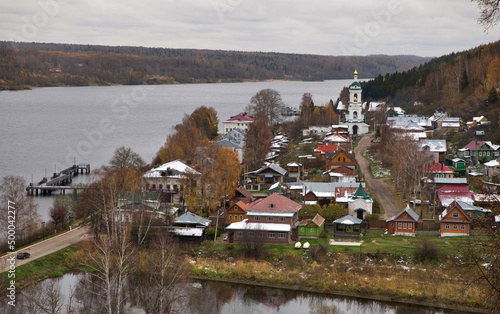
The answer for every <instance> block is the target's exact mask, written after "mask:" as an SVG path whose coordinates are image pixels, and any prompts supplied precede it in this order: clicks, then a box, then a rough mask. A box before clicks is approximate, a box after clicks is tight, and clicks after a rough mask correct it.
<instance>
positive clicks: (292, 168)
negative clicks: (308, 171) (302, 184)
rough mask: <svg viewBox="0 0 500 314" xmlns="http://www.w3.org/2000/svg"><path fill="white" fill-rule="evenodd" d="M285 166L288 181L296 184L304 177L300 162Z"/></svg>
mask: <svg viewBox="0 0 500 314" xmlns="http://www.w3.org/2000/svg"><path fill="white" fill-rule="evenodd" d="M286 166H287V168H288V178H289V181H294V182H297V180H299V179H300V177H302V176H303V175H304V166H303V165H302V164H301V163H300V162H290V163H288V164H287V165H286Z"/></svg>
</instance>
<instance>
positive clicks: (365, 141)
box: [354, 133, 403, 219]
mask: <svg viewBox="0 0 500 314" xmlns="http://www.w3.org/2000/svg"><path fill="white" fill-rule="evenodd" d="M372 137H373V133H370V134H365V135H364V136H363V137H362V138H361V140H360V141H359V143H358V145H357V146H356V148H354V154H355V155H356V161H357V162H358V166H359V168H360V170H361V172H362V173H363V176H364V178H365V182H366V185H367V186H368V187H369V188H370V189H371V190H372V192H373V195H372V196H373V197H375V199H376V200H377V201H378V202H379V204H380V206H381V207H382V208H383V209H384V212H385V214H383V215H381V218H385V219H387V218H389V217H391V216H394V215H396V214H397V213H398V212H400V211H401V210H402V209H403V208H402V207H401V208H400V206H398V204H397V203H396V200H395V199H394V197H393V194H392V193H393V192H392V191H391V188H390V187H389V186H388V185H387V184H386V183H385V182H384V179H375V178H373V175H372V173H371V171H370V162H369V161H368V160H367V159H366V158H365V157H364V156H363V152H364V151H365V150H367V149H368V148H369V147H370V144H371V139H372Z"/></svg>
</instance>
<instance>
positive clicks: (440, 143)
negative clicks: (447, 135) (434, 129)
mask: <svg viewBox="0 0 500 314" xmlns="http://www.w3.org/2000/svg"><path fill="white" fill-rule="evenodd" d="M420 145H421V147H422V150H423V151H425V152H428V153H429V154H430V155H431V156H432V161H433V162H435V163H444V162H445V159H446V140H427V139H425V140H421V141H420Z"/></svg>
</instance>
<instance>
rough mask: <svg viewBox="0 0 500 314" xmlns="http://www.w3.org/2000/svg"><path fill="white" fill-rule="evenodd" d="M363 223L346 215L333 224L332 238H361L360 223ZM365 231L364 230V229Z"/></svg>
mask: <svg viewBox="0 0 500 314" xmlns="http://www.w3.org/2000/svg"><path fill="white" fill-rule="evenodd" d="M362 222H363V221H362V220H361V219H358V218H356V217H353V216H351V215H346V216H344V217H342V218H339V219H337V220H335V221H334V222H333V224H334V229H333V236H334V237H335V238H355V239H359V238H360V237H361V232H362V231H361V223H362ZM365 230H366V229H365Z"/></svg>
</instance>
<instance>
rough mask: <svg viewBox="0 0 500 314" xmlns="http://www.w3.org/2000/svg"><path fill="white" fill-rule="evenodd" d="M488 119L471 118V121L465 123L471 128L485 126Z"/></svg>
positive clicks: (481, 117) (483, 117)
mask: <svg viewBox="0 0 500 314" xmlns="http://www.w3.org/2000/svg"><path fill="white" fill-rule="evenodd" d="M487 123H488V119H486V117H485V116H480V117H472V121H468V122H467V127H469V128H472V127H475V126H478V125H482V124H487Z"/></svg>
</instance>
